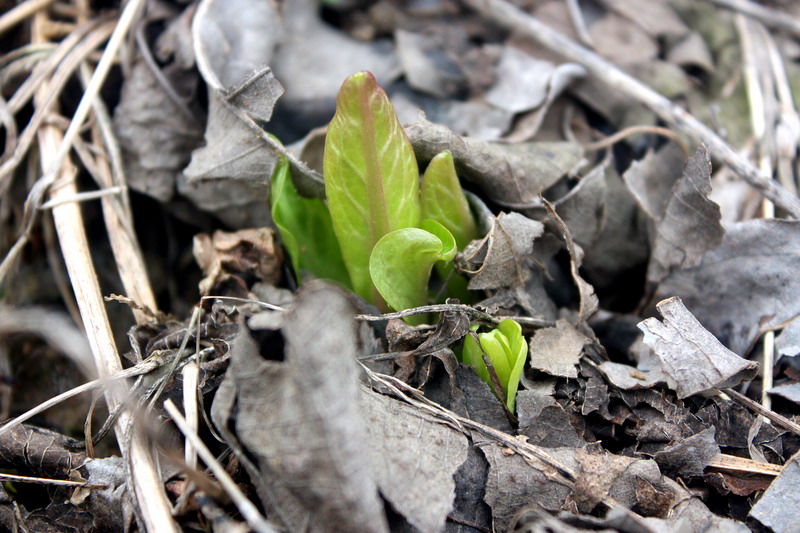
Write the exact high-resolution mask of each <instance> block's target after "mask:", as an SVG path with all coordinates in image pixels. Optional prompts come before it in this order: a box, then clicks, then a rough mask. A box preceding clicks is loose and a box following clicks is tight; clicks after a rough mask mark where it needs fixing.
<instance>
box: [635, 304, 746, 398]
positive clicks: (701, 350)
mask: <svg viewBox="0 0 800 533" xmlns="http://www.w3.org/2000/svg"><path fill="white" fill-rule="evenodd" d="M656 307H657V309H658V312H659V313H661V316H663V317H664V320H663V322H661V321H659V320H658V319H657V318H648V319H646V320H643V321H642V322H640V323H639V329H641V330H642V331H643V332H644V334H645V336H644V342H645V344H647V345H648V346H650V347H651V348H652V349H653V351H654V352H655V354H656V355H657V356H658V358H659V359H660V360H661V365H662V367H663V369H664V373H665V374H666V376H667V383H668V384H669V386H670V387H671V388H673V389H675V391H677V393H678V397H679V398H686V397H687V396H691V395H692V394H698V393H701V392H705V391H708V390H710V389H717V388H726V387H733V386H735V385H738V384H739V383H741V382H742V381H745V380H749V379H752V378H753V377H754V376H755V375H756V372H757V371H758V364H757V363H754V362H752V361H748V360H746V359H742V358H741V357H739V356H738V355H736V354H735V353H733V352H731V351H730V350H728V349H727V348H725V347H724V346H723V345H722V344H721V343H720V342H719V341H718V340H717V339H716V338H715V337H714V335H712V334H711V333H710V332H709V331H708V330H706V329H705V328H703V326H702V325H700V322H698V321H697V319H696V318H695V317H694V316H693V315H692V313H691V312H689V310H688V309H686V307H685V306H684V305H683V303H682V302H681V300H680V299H679V298H669V299H667V300H664V301H662V302H659V303H658V305H657V306H656Z"/></svg>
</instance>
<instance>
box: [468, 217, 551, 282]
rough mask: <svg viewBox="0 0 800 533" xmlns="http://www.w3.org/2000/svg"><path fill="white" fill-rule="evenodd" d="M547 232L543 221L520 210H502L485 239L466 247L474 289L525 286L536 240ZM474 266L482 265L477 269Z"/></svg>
mask: <svg viewBox="0 0 800 533" xmlns="http://www.w3.org/2000/svg"><path fill="white" fill-rule="evenodd" d="M543 232H544V225H543V224H542V223H541V222H537V221H535V220H531V219H529V218H527V217H525V216H523V215H520V214H519V213H508V214H506V213H500V215H498V216H497V217H496V218H495V219H494V221H493V223H492V229H491V230H490V231H489V233H488V234H487V235H486V237H484V238H483V240H482V241H473V242H472V243H471V244H470V245H468V246H467V248H466V249H465V250H464V257H463V258H462V259H461V262H462V264H463V267H464V272H465V273H467V274H470V275H471V278H470V280H469V285H468V287H469V289H470V290H482V289H499V288H501V287H521V286H522V285H524V283H525V280H527V279H528V276H529V267H528V265H526V264H525V259H526V257H527V256H528V255H529V254H530V253H531V250H532V249H533V242H534V240H535V239H536V238H537V237H539V236H541V234H542V233H543ZM473 265H479V266H477V268H476V267H475V266H473Z"/></svg>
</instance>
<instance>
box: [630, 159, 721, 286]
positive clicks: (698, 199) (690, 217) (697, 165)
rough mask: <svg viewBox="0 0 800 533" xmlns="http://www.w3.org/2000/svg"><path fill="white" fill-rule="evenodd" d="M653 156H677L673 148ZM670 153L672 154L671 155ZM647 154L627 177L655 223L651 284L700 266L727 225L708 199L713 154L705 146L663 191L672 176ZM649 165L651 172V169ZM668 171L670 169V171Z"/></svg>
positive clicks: (718, 241) (648, 275) (650, 268)
mask: <svg viewBox="0 0 800 533" xmlns="http://www.w3.org/2000/svg"><path fill="white" fill-rule="evenodd" d="M662 152H663V153H662V154H660V157H659V156H653V157H652V158H651V159H650V160H649V161H655V160H657V161H659V162H666V161H667V160H670V159H672V158H674V157H675V150H674V149H667V150H664V151H662ZM667 158H669V159H667ZM656 168H658V166H657V165H648V160H647V158H646V159H645V161H644V162H642V163H641V164H638V165H633V166H632V167H631V168H630V169H629V170H628V172H626V173H625V181H626V183H627V184H628V186H629V187H630V188H631V190H632V191H633V193H634V194H635V195H636V196H637V197H638V198H640V199H641V200H640V201H641V202H642V205H643V206H646V207H645V210H646V211H647V212H648V213H649V214H650V216H651V217H652V218H653V220H654V223H655V235H654V236H653V245H652V247H653V251H652V255H651V257H650V264H649V265H648V269H647V279H648V281H650V282H652V283H658V282H660V281H661V280H663V279H664V278H665V277H666V276H667V275H668V274H669V273H670V272H671V271H673V270H677V269H684V268H688V267H693V266H695V265H697V264H698V263H699V262H700V260H701V258H702V256H703V254H704V253H705V252H706V251H707V250H711V249H713V248H716V247H717V246H719V245H720V244H721V243H722V238H723V235H724V234H725V230H723V229H722V224H721V223H720V210H719V206H718V205H717V204H715V203H714V202H712V201H711V200H709V199H708V194H709V193H710V192H711V156H710V154H709V152H708V149H707V148H706V147H705V146H700V147H699V148H698V149H697V152H696V153H695V154H694V156H692V157H691V158H690V159H689V161H688V162H687V163H686V166H685V167H684V169H683V173H682V174H681V176H680V177H679V178H678V179H677V180H676V181H675V182H674V184H673V185H672V187H671V190H669V192H668V193H667V194H664V195H663V196H657V195H658V194H659V192H661V193H663V192H665V191H664V190H663V187H664V185H665V184H666V183H669V181H668V180H664V181H662V182H661V183H655V180H659V179H661V178H662V176H661V175H660V174H661V173H660V172H654V171H653V170H655V169H656ZM648 170H649V171H648ZM667 172H669V171H667Z"/></svg>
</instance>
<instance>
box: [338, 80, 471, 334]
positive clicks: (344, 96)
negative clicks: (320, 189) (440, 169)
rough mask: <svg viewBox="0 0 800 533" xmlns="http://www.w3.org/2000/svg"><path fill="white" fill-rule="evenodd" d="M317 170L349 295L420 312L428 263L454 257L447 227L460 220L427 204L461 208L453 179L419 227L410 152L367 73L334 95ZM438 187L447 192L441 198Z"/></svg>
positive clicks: (445, 209)
mask: <svg viewBox="0 0 800 533" xmlns="http://www.w3.org/2000/svg"><path fill="white" fill-rule="evenodd" d="M323 169H324V174H325V193H326V195H327V197H328V208H329V209H330V212H331V218H332V221H333V228H334V231H335V232H336V236H337V237H338V239H339V243H340V245H341V248H342V255H343V256H344V261H345V265H346V266H347V270H348V272H349V274H350V279H351V280H352V283H353V289H354V290H355V292H356V293H357V294H359V295H360V296H361V297H363V298H364V299H366V300H367V301H369V302H372V303H374V304H375V305H378V306H379V307H382V308H384V309H385V308H386V307H387V306H388V307H391V308H393V309H406V308H409V307H415V306H419V305H424V304H425V303H426V301H427V289H428V280H429V277H430V272H431V269H432V267H433V265H434V263H436V262H437V261H445V262H446V261H450V260H451V259H452V258H453V257H454V256H455V254H456V252H457V250H458V248H457V244H456V239H455V238H454V236H453V235H452V233H451V231H450V230H449V228H448V226H451V227H455V226H458V225H459V224H460V220H458V219H455V220H450V219H446V215H448V214H449V210H450V209H451V208H450V207H448V206H436V205H435V204H436V201H437V198H434V196H436V195H438V197H440V198H441V200H442V201H450V199H451V198H452V197H453V195H460V197H461V198H460V201H461V202H462V204H466V200H465V199H464V198H463V196H464V193H463V191H462V190H461V186H460V184H459V183H458V179H457V178H456V179H455V181H454V182H453V181H449V182H446V185H440V186H438V187H434V188H433V190H435V191H436V195H434V194H431V199H430V200H426V203H427V204H430V207H429V211H430V212H432V213H435V214H436V215H437V217H436V218H439V219H440V220H434V219H426V220H422V215H421V211H422V207H421V200H420V193H419V171H418V167H417V160H416V157H415V156H414V151H413V149H412V148H411V143H410V142H409V141H408V138H407V137H406V134H405V132H404V131H403V128H402V126H401V125H400V122H399V120H398V119H397V115H396V114H395V112H394V108H393V107H392V104H391V102H390V101H389V97H388V96H387V95H386V93H385V92H384V91H383V89H382V88H381V87H380V86H379V85H378V83H377V81H376V80H375V78H374V77H373V76H372V74H370V73H369V72H359V73H357V74H354V75H353V76H351V77H350V78H348V79H347V80H345V82H344V84H343V85H342V88H341V89H340V91H339V95H338V97H337V100H336V114H335V115H334V117H333V120H332V121H331V123H330V125H329V126H328V133H327V136H326V138H325V155H324V157H323ZM453 177H455V170H453ZM443 181H446V180H444V179H443ZM445 186H449V187H451V188H452V187H454V186H455V189H454V190H453V191H443V190H441V189H442V188H443V187H445ZM462 204H457V205H459V206H461V205H462ZM458 209H460V207H458V208H456V212H457V210H458ZM467 213H468V211H467ZM470 217H471V215H470ZM445 219H446V220H445ZM442 220H444V221H445V222H446V224H445V223H442ZM470 222H471V224H472V227H474V221H472V220H470ZM459 235H461V234H460V233H459ZM418 320H419V319H413V318H412V319H411V321H412V322H414V321H418Z"/></svg>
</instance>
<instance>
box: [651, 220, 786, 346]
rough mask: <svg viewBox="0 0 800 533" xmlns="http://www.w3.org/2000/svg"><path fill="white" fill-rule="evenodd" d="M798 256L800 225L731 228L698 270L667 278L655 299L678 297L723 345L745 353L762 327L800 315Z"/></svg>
mask: <svg viewBox="0 0 800 533" xmlns="http://www.w3.org/2000/svg"><path fill="white" fill-rule="evenodd" d="M798 256H800V222H797V221H788V220H771V219H770V220H766V219H761V220H750V221H747V222H740V223H737V224H732V225H731V226H729V227H728V228H727V232H726V234H725V237H724V239H723V241H722V244H721V245H720V246H719V247H717V248H715V249H713V250H709V251H708V252H706V253H705V254H704V255H703V257H702V258H701V260H700V263H699V264H698V265H697V266H694V267H691V268H686V269H683V270H678V271H675V272H673V273H672V274H670V275H669V276H667V278H665V279H664V281H663V282H661V285H659V287H658V290H657V291H656V296H655V297H656V298H657V299H663V298H668V297H670V296H678V297H680V298H681V299H682V300H683V303H684V304H685V305H686V307H687V308H688V309H689V310H690V311H691V312H692V314H694V316H696V317H697V319H698V320H699V321H700V323H701V324H703V326H704V327H705V328H707V329H708V330H709V331H710V332H711V333H713V334H714V336H716V337H717V338H719V339H720V341H722V343H723V344H724V345H725V346H727V347H728V348H729V349H730V350H731V351H733V352H734V353H736V354H739V355H745V354H746V352H747V350H748V348H749V347H750V346H751V345H752V344H753V343H754V342H755V340H756V338H757V337H758V335H759V331H760V329H761V328H766V327H769V326H776V325H778V324H782V323H783V322H785V321H787V320H789V319H791V318H792V317H794V316H795V315H796V314H798V313H800V278H798V276H797V275H796V272H795V270H796V268H795V265H797V264H798V260H800V257H798ZM743 302H747V303H746V305H745V304H743Z"/></svg>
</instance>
